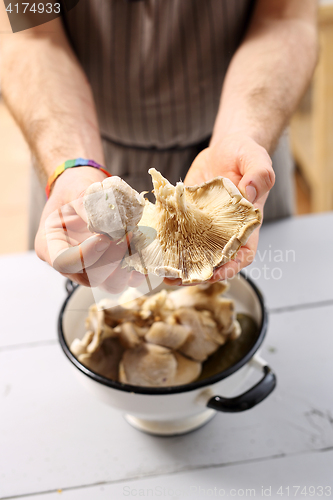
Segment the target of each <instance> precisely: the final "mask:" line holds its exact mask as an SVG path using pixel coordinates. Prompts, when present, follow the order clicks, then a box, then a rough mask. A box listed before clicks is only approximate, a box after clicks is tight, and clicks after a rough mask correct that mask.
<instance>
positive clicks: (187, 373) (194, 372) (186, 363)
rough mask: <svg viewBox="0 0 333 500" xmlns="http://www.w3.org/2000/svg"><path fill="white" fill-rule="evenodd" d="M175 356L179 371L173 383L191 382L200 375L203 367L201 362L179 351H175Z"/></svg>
mask: <svg viewBox="0 0 333 500" xmlns="http://www.w3.org/2000/svg"><path fill="white" fill-rule="evenodd" d="M174 356H175V358H176V361H177V372H176V375H175V378H174V380H173V384H172V385H182V384H189V383H190V382H193V381H194V380H195V379H197V378H198V377H199V375H200V373H201V369H202V365H201V363H199V362H198V361H193V359H188V358H185V356H183V355H182V354H180V353H179V352H174Z"/></svg>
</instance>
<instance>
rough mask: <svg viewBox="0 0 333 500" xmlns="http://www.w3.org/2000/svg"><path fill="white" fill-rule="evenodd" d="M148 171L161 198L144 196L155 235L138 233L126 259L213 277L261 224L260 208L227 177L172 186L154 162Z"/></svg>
mask: <svg viewBox="0 0 333 500" xmlns="http://www.w3.org/2000/svg"><path fill="white" fill-rule="evenodd" d="M149 173H150V175H151V176H152V180H153V184H154V195H155V197H156V204H155V205H154V204H152V203H150V202H149V201H148V200H146V201H145V203H146V204H145V208H144V211H143V216H142V219H141V220H140V226H145V227H151V228H153V229H154V230H155V231H156V238H155V239H154V240H153V241H152V242H150V243H149V244H148V245H145V244H144V243H142V244H141V243H140V238H138V239H137V241H136V242H135V245H136V249H137V250H138V252H136V253H134V254H133V255H131V256H127V257H126V259H125V261H126V264H127V265H130V266H132V267H133V268H134V269H135V270H136V271H139V272H141V273H143V274H147V272H148V273H152V274H156V275H158V276H164V277H167V278H181V280H182V282H183V283H201V282H205V281H207V280H209V279H210V278H211V277H212V275H213V271H214V269H215V268H217V267H219V266H221V265H223V264H225V263H226V262H228V261H229V260H230V259H232V258H233V257H234V256H235V255H236V253H237V251H238V250H239V248H240V247H241V246H242V245H244V244H245V243H246V242H247V240H248V238H249V236H250V234H251V233H252V231H253V230H254V229H255V228H256V227H258V226H259V225H260V222H261V214H260V211H259V209H257V208H254V206H253V205H252V204H251V203H250V202H249V201H248V200H246V199H245V198H244V197H243V196H242V195H241V193H240V192H239V190H238V189H237V188H236V186H235V185H234V184H233V183H232V182H231V181H230V180H229V179H226V178H223V177H216V178H215V179H212V180H210V181H208V182H206V183H204V184H201V185H199V186H192V187H185V186H184V184H183V183H182V182H178V183H177V184H176V186H173V185H172V184H170V183H169V182H168V181H167V179H165V178H164V177H163V176H162V175H161V174H160V173H159V172H157V171H156V170H155V169H153V168H151V169H150V170H149ZM142 241H143V242H144V238H142Z"/></svg>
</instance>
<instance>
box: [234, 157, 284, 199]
mask: <svg viewBox="0 0 333 500" xmlns="http://www.w3.org/2000/svg"><path fill="white" fill-rule="evenodd" d="M243 161H244V163H245V162H246V160H245V159H244V160H243V159H242V160H241V162H243ZM241 172H242V174H243V177H242V179H241V180H240V182H239V184H238V189H239V190H240V192H241V193H242V194H243V196H245V198H246V199H247V200H249V201H250V202H251V203H254V202H256V201H257V200H258V199H259V198H261V197H263V196H264V195H267V194H268V192H269V191H270V190H271V189H272V187H273V186H274V183H275V174H274V170H273V168H272V160H271V158H270V156H269V155H268V153H267V152H266V151H265V150H264V149H263V148H262V149H261V150H260V151H258V154H257V155H256V156H253V157H252V158H251V161H250V163H245V164H243V165H241Z"/></svg>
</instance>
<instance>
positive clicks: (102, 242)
mask: <svg viewBox="0 0 333 500" xmlns="http://www.w3.org/2000/svg"><path fill="white" fill-rule="evenodd" d="M103 179H105V175H104V174H103V173H102V172H100V171H99V170H96V169H94V168H91V167H79V168H75V169H69V170H67V171H65V172H64V173H63V174H62V175H61V176H60V177H59V178H58V179H57V180H56V182H55V184H54V187H53V191H52V194H51V196H50V199H49V200H48V201H47V203H46V205H45V208H44V211H43V214H42V217H41V221H40V226H39V230H38V233H37V236H36V240H35V249H36V253H37V255H38V257H39V258H41V259H42V260H44V261H46V262H48V263H49V264H50V265H51V266H52V267H54V268H55V269H56V270H57V271H59V272H60V273H61V274H62V275H64V276H66V277H68V278H70V279H72V280H73V281H75V282H77V283H80V284H81V285H84V286H101V287H102V288H104V289H105V290H107V291H108V292H110V293H119V292H120V291H122V290H123V289H124V288H125V287H126V286H127V285H128V286H137V285H138V284H140V283H141V281H142V279H143V278H144V276H141V275H139V274H138V273H134V272H133V273H130V272H128V271H127V270H126V269H121V265H120V264H121V261H122V258H123V256H124V254H125V253H126V252H127V250H128V240H127V239H126V238H125V241H123V242H121V243H119V244H117V242H113V241H111V240H110V239H109V238H108V236H106V235H99V234H95V235H93V234H92V233H91V232H90V231H88V229H87V220H86V214H85V209H84V207H83V195H84V193H85V190H86V189H87V188H88V186H90V185H91V184H92V183H94V182H102V181H103Z"/></svg>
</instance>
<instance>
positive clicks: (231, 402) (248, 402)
mask: <svg viewBox="0 0 333 500" xmlns="http://www.w3.org/2000/svg"><path fill="white" fill-rule="evenodd" d="M255 361H257V360H255ZM262 370H263V372H264V376H263V378H262V379H261V380H260V381H259V382H258V383H257V384H256V385H255V386H253V387H251V389H249V390H248V391H246V392H244V393H243V394H240V395H239V396H236V397H234V398H223V397H221V396H213V397H212V398H210V400H209V401H208V403H207V406H208V408H212V409H213V410H217V411H223V412H227V413H237V412H240V411H245V410H249V409H250V408H253V407H254V406H256V405H257V404H259V403H261V401H263V400H264V399H265V398H267V396H269V394H270V393H271V392H272V391H273V390H274V388H275V386H276V376H275V373H274V372H273V371H272V369H271V368H270V367H269V366H267V365H266V364H265V365H263V366H262Z"/></svg>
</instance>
